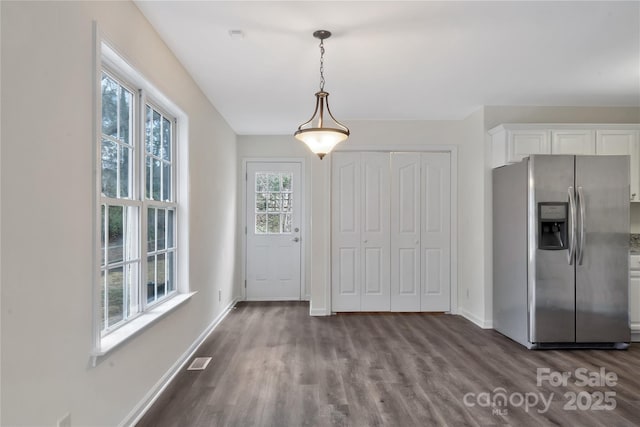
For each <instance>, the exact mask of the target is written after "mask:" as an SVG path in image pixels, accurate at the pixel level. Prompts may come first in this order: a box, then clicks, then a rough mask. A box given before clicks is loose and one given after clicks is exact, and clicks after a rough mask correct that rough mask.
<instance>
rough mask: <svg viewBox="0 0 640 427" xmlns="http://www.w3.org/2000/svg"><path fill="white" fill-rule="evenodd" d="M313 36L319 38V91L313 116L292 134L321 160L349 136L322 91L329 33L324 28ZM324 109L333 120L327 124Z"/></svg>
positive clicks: (327, 95)
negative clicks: (334, 115) (325, 48)
mask: <svg viewBox="0 0 640 427" xmlns="http://www.w3.org/2000/svg"><path fill="white" fill-rule="evenodd" d="M313 37H315V38H317V39H320V91H319V92H316V109H315V111H314V112H313V116H311V118H310V119H309V120H308V121H307V122H305V123H303V124H301V125H300V126H299V127H298V130H297V131H296V132H295V133H294V134H293V136H295V137H296V139H299V140H300V141H302V142H304V143H305V144H307V146H309V148H310V149H311V151H313V152H314V153H315V154H317V155H318V157H320V159H321V160H322V158H323V157H324V156H325V155H326V154H327V153H328V152H330V151H331V150H332V149H333V147H335V146H336V144H339V143H340V142H342V141H344V140H346V139H347V138H348V137H349V129H348V128H347V127H346V126H344V125H343V124H342V123H340V122H339V121H337V120H336V118H335V117H333V114H331V110H330V109H329V92H325V91H324V40H325V39H328V38H329V37H331V33H330V32H329V31H326V30H318V31H316V32H314V33H313ZM325 110H326V112H327V114H328V118H331V120H332V121H333V123H331V122H330V123H329V124H328V126H327V122H326V120H325Z"/></svg>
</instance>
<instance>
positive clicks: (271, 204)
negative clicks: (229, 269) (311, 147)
mask: <svg viewBox="0 0 640 427" xmlns="http://www.w3.org/2000/svg"><path fill="white" fill-rule="evenodd" d="M246 196H247V202H246V207H247V212H246V224H247V240H246V242H247V248H246V262H247V264H246V279H247V283H246V299H247V300H251V301H275V300H299V299H300V296H301V292H300V288H301V266H300V262H301V243H300V239H301V236H302V233H301V230H300V226H301V219H302V218H301V208H302V182H301V164H300V163H296V162H247V175H246Z"/></svg>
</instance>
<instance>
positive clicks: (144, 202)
mask: <svg viewBox="0 0 640 427" xmlns="http://www.w3.org/2000/svg"><path fill="white" fill-rule="evenodd" d="M102 73H104V74H106V75H107V76H108V77H109V78H110V79H112V80H114V81H115V82H116V83H118V84H119V85H121V86H122V87H123V88H125V89H126V90H127V91H129V92H130V93H131V94H132V97H131V98H132V103H133V108H132V116H133V117H130V127H131V135H132V138H131V139H130V140H129V141H128V143H126V142H124V141H123V140H121V139H119V138H114V137H113V136H111V135H105V134H104V133H102V123H101V124H100V129H101V131H100V137H101V138H100V140H99V141H98V144H99V147H100V149H99V150H98V152H99V153H100V155H99V156H98V170H99V171H100V180H99V181H100V185H99V190H100V198H99V206H98V207H99V212H98V216H101V214H100V210H101V209H102V208H103V206H104V207H105V209H106V208H108V207H109V206H112V207H113V206H121V207H122V208H123V209H127V208H130V207H137V208H138V209H136V211H137V217H138V220H137V224H139V226H138V227H137V228H138V229H137V230H136V232H135V233H134V234H135V235H136V236H137V242H136V243H135V244H134V246H135V247H136V248H137V249H136V250H137V256H136V257H133V258H131V259H128V260H126V261H124V260H123V261H118V262H112V263H109V261H108V237H105V241H106V243H105V244H106V246H107V247H106V248H105V247H102V248H101V251H104V252H105V253H106V254H105V255H104V256H103V257H102V261H101V265H100V273H101V274H100V275H99V280H101V281H102V282H101V287H102V289H103V290H104V292H105V293H106V292H107V289H106V280H107V274H108V272H109V271H110V270H114V269H118V268H122V269H123V270H124V269H126V268H127V267H128V266H132V265H135V267H136V268H135V270H136V273H135V274H136V276H137V286H136V288H137V289H136V290H135V291H132V292H131V293H129V292H126V291H125V293H124V298H125V301H124V304H125V305H124V307H127V305H126V304H127V302H128V301H127V298H130V299H131V300H133V299H135V304H134V305H133V306H130V307H128V308H129V309H130V312H127V311H126V310H127V308H124V309H123V319H121V320H120V321H119V322H117V323H114V324H113V325H108V323H107V322H108V320H109V316H108V313H107V311H108V305H107V304H104V303H103V305H104V307H103V309H104V310H103V311H102V312H101V313H100V316H101V319H102V320H101V322H103V323H102V324H103V325H107V327H106V328H102V329H101V333H100V335H101V336H102V337H104V336H105V335H107V334H109V333H111V332H113V331H114V330H116V329H118V328H119V327H120V326H122V325H124V324H126V323H127V322H128V321H130V320H132V319H134V318H135V317H137V316H138V315H140V314H142V313H144V312H145V311H146V310H147V309H149V308H150V307H152V306H155V305H158V304H160V303H162V302H164V301H166V300H167V299H168V298H169V297H171V296H173V295H175V294H176V293H177V289H178V286H177V277H178V262H177V259H178V258H177V257H178V248H177V241H178V232H177V229H178V206H177V202H176V199H177V188H176V186H177V173H178V172H177V168H176V164H177V149H176V143H177V142H176V135H177V129H176V128H177V120H176V118H175V117H173V116H172V115H170V114H168V113H167V112H166V110H164V109H163V108H161V107H159V106H158V105H157V104H156V103H154V102H151V101H149V100H147V99H146V96H145V94H144V92H143V91H142V90H136V89H134V87H133V86H132V85H131V84H129V83H128V82H127V80H126V79H124V78H122V77H120V76H119V75H118V74H117V73H116V72H114V71H113V70H112V69H110V68H109V66H108V65H106V64H105V63H103V64H102ZM101 99H102V97H101ZM101 105H102V104H101V103H100V106H99V108H101ZM147 106H150V107H151V108H152V109H153V110H155V111H157V112H159V113H161V115H162V117H163V118H166V119H168V120H170V123H171V132H170V135H171V143H170V161H167V160H166V159H160V160H162V161H163V162H164V164H168V165H169V167H170V171H171V179H170V186H171V191H170V192H169V193H168V196H169V200H165V201H163V200H149V199H147V198H146V191H145V190H146V175H145V172H146V170H145V166H146V159H147V157H148V156H147V151H146V140H145V134H144V132H145V126H146V123H145V120H146V115H145V112H146V109H147ZM100 116H102V115H101V114H100ZM118 128H119V125H118ZM103 139H107V140H108V141H110V142H113V143H115V144H118V147H120V146H124V147H127V148H128V149H130V150H131V154H132V157H133V159H132V161H130V165H131V168H130V170H129V176H130V177H131V181H132V184H131V185H130V189H129V193H130V194H129V195H128V197H129V198H121V197H119V196H121V194H120V171H119V169H117V174H118V175H117V186H116V188H117V192H116V197H108V196H106V195H104V194H103V192H102V140H103ZM119 151H120V150H118V154H119ZM149 157H151V158H155V157H156V156H149ZM117 163H118V164H120V157H119V156H118V158H117ZM161 183H162V180H161ZM161 185H162V184H161ZM161 191H162V187H161ZM161 195H162V193H161ZM150 207H153V208H161V209H170V210H172V211H173V219H174V220H173V230H172V232H173V233H172V234H173V236H172V238H173V247H171V248H168V247H165V249H163V250H160V251H155V252H153V253H147V243H146V242H147V235H146V234H147V213H148V209H149V208H150ZM131 222H136V221H134V220H132V221H131ZM107 226H108V220H107V221H104V220H103V221H102V223H101V228H102V231H101V232H102V233H105V236H107V230H105V229H104V228H105V227H107ZM98 240H99V241H100V239H98ZM134 240H136V239H134ZM169 254H171V256H172V260H173V262H172V263H173V268H172V269H170V268H169V267H168V266H166V264H167V263H166V261H165V266H166V268H165V277H166V278H169V279H170V280H171V282H172V289H170V290H169V291H167V290H165V293H164V295H163V296H162V297H161V298H156V299H155V300H154V301H150V302H147V286H146V285H145V284H146V283H148V281H147V274H148V272H147V270H148V266H147V263H148V257H149V256H151V255H153V256H155V257H156V258H157V256H158V255H163V256H165V258H168V257H169ZM145 267H146V268H145ZM170 270H171V271H170ZM169 272H170V273H171V274H170V276H171V277H169ZM165 280H166V279H165ZM165 283H166V281H165ZM165 286H166V285H165ZM165 289H166V288H165ZM103 295H104V294H103ZM103 298H104V296H103Z"/></svg>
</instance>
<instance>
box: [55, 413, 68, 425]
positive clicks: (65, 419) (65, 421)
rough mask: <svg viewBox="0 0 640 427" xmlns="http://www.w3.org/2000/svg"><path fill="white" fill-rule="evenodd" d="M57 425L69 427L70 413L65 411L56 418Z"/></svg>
mask: <svg viewBox="0 0 640 427" xmlns="http://www.w3.org/2000/svg"><path fill="white" fill-rule="evenodd" d="M58 427H71V414H70V413H67V414H66V415H65V416H63V417H62V418H60V419H59V420H58Z"/></svg>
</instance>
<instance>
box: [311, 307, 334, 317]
mask: <svg viewBox="0 0 640 427" xmlns="http://www.w3.org/2000/svg"><path fill="white" fill-rule="evenodd" d="M309 316H331V313H328V312H327V309H326V308H310V309H309Z"/></svg>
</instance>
